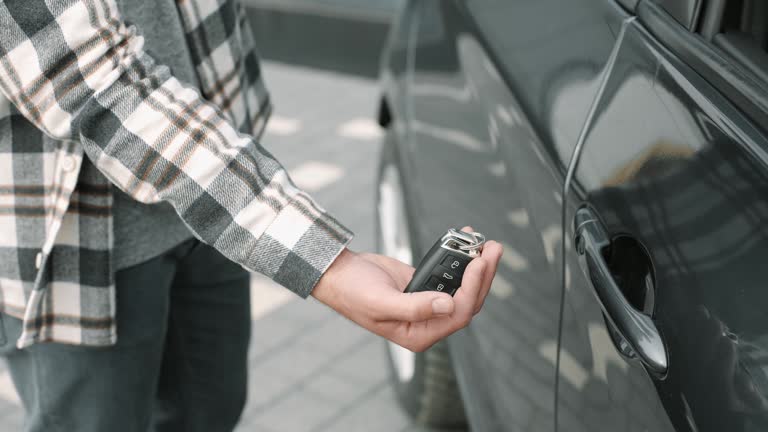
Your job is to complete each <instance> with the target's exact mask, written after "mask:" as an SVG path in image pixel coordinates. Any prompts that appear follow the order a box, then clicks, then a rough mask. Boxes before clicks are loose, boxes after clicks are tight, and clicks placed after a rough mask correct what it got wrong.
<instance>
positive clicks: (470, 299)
mask: <svg viewBox="0 0 768 432" xmlns="http://www.w3.org/2000/svg"><path fill="white" fill-rule="evenodd" d="M487 267H488V264H487V263H486V260H484V259H474V260H472V262H470V263H469V265H468V266H467V269H466V270H465V271H464V277H462V279H461V287H460V288H459V290H458V291H456V295H455V296H454V301H455V302H456V310H455V312H454V315H458V318H459V319H470V318H471V317H472V315H473V312H474V310H475V306H476V305H477V299H478V296H479V294H480V291H481V289H482V286H483V279H484V278H485V273H486V270H487Z"/></svg>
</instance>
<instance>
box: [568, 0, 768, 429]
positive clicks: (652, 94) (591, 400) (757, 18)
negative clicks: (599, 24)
mask: <svg viewBox="0 0 768 432" xmlns="http://www.w3.org/2000/svg"><path fill="white" fill-rule="evenodd" d="M767 11H768V10H767V9H766V8H765V3H764V2H752V1H740V2H734V1H731V2H720V1H715V0H712V1H704V2H702V1H673V0H665V1H658V2H657V1H653V2H652V1H646V0H641V1H640V2H639V3H638V5H637V18H630V19H628V20H626V21H625V22H624V24H623V26H622V31H621V33H620V35H619V38H618V41H617V43H616V46H615V47H614V51H613V53H612V56H611V58H610V60H609V61H608V62H607V63H606V66H605V67H604V72H603V75H602V76H603V79H602V83H601V90H600V91H599V92H598V94H597V97H596V98H595V101H594V104H593V106H592V108H591V110H590V115H589V116H588V119H587V121H586V122H585V125H584V128H583V131H582V132H583V133H582V134H581V137H580V139H579V140H578V143H577V149H578V154H577V157H578V163H577V164H575V165H574V166H573V167H572V170H571V172H570V176H569V181H568V185H567V188H568V189H566V190H567V194H566V195H567V199H566V206H565V216H564V227H565V228H564V229H565V236H566V237H568V238H571V239H574V241H573V243H571V244H569V245H568V246H567V247H566V250H565V259H564V264H565V266H566V272H567V273H568V274H569V275H570V277H569V278H566V287H565V297H564V299H565V301H564V311H563V317H562V324H561V331H562V339H561V345H560V355H559V369H558V385H559V390H558V396H557V397H558V405H557V422H558V431H598V432H599V431H619V430H622V431H624V430H627V431H635V430H638V431H642V430H648V431H671V430H675V431H702V432H703V431H737V432H738V431H758V430H767V429H768V379H767V378H768V375H766V373H767V372H768V351H767V349H768V290H766V281H768V266H766V257H768V232H767V230H768V224H766V222H768V220H767V218H768V138H767V137H768V135H766V126H768V122H766V118H768V117H766V113H767V112H768V110H766V107H768V104H766V100H768V99H766V95H768V92H767V91H766V90H768V81H766V79H765V76H766V72H768V68H766V67H765V65H766V64H768V63H767V62H766V61H768V54H766V37H768V33H766V31H765V29H766V25H765V24H766V23H768V14H767V13H766V12H767Z"/></svg>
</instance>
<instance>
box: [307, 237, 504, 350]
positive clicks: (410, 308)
mask: <svg viewBox="0 0 768 432" xmlns="http://www.w3.org/2000/svg"><path fill="white" fill-rule="evenodd" d="M501 254H502V248H501V245H500V244H499V243H496V242H494V241H489V242H487V243H486V244H485V246H484V248H483V253H482V255H481V256H480V257H478V258H475V259H474V260H472V262H471V263H470V264H469V265H468V266H467V269H466V271H465V272H464V277H463V278H462V281H461V288H460V289H459V290H458V291H457V292H456V295H455V297H451V296H450V295H448V294H445V293H440V292H416V293H409V294H405V293H403V290H405V287H406V286H407V285H408V282H410V280H411V277H412V276H413V272H414V270H415V269H414V268H413V267H411V266H409V265H406V264H404V263H402V262H400V261H398V260H396V259H392V258H388V257H385V256H383V255H376V254H366V253H355V252H352V251H349V250H344V252H342V253H341V255H339V257H338V258H337V259H336V261H334V263H333V264H332V265H331V267H330V268H329V269H328V271H327V272H326V273H325V274H324V275H323V277H322V278H320V281H319V282H318V284H317V286H316V287H315V289H314V290H313V292H312V295H313V296H314V297H315V298H317V299H318V300H320V301H321V302H323V303H325V304H326V305H328V306H330V307H331V308H333V309H334V310H336V311H337V312H338V313H340V314H342V315H344V316H345V317H347V318H349V319H350V320H352V321H354V322H355V323H357V324H359V325H360V326H362V327H364V328H366V329H368V330H370V331H371V332H373V333H376V334H377V335H380V336H383V337H385V338H387V339H389V340H391V341H392V342H395V343H396V344H398V345H400V346H402V347H404V348H407V349H409V350H411V351H416V352H420V351H424V350H426V349H427V348H429V347H431V346H432V345H434V344H435V343H436V342H438V341H439V340H441V339H443V338H445V337H446V336H448V335H450V334H452V333H453V332H455V331H457V330H459V329H462V328H464V327H466V326H467V324H469V322H470V321H471V320H472V317H473V316H474V315H475V314H476V313H478V312H479V311H480V308H481V307H482V305H483V302H484V301H485V297H486V296H487V295H488V291H489V290H490V288H491V282H492V281H493V277H494V276H495V274H496V266H497V265H498V263H499V258H501Z"/></svg>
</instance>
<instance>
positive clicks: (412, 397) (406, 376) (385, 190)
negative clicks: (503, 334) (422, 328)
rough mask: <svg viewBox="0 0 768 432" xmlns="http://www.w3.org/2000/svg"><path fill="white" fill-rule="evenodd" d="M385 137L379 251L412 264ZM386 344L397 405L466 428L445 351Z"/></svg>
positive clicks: (420, 418) (389, 140)
mask: <svg viewBox="0 0 768 432" xmlns="http://www.w3.org/2000/svg"><path fill="white" fill-rule="evenodd" d="M392 134H393V132H392V131H391V130H388V131H387V134H386V135H385V139H384V145H383V148H382V152H381V158H380V166H379V179H378V187H377V191H376V192H377V193H376V206H377V212H376V216H377V217H376V219H377V220H376V229H377V236H376V237H377V242H378V250H379V252H380V253H382V254H384V255H388V256H391V257H393V258H397V259H399V260H400V261H403V262H406V263H408V264H413V249H412V243H411V233H412V231H411V228H412V227H411V226H409V224H408V220H409V218H408V212H407V211H408V210H407V204H406V202H405V194H404V189H403V179H402V174H401V171H400V163H399V157H398V153H397V146H396V145H395V143H394V138H393V136H392ZM386 344H387V350H386V352H387V357H388V363H389V367H390V377H391V381H392V384H393V387H394V389H395V393H396V395H397V398H398V401H399V402H400V404H401V405H402V407H403V408H404V409H405V411H407V412H408V414H409V415H411V416H412V417H413V419H414V420H415V421H416V422H417V423H418V424H420V425H423V426H428V427H439V428H454V427H464V426H466V417H465V413H464V406H463V404H462V401H461V395H460V393H459V388H458V384H457V382H456V375H455V373H454V370H453V365H452V363H451V357H450V354H449V352H448V346H447V344H446V343H445V342H440V343H437V344H436V345H434V346H433V347H432V348H430V349H429V350H427V351H426V352H423V353H413V352H411V351H409V350H407V349H405V348H402V347H401V346H399V345H397V344H394V343H392V342H386Z"/></svg>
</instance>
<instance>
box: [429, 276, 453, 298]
mask: <svg viewBox="0 0 768 432" xmlns="http://www.w3.org/2000/svg"><path fill="white" fill-rule="evenodd" d="M427 289H428V290H429V291H440V292H447V293H448V294H450V293H451V291H454V289H453V288H451V287H450V286H448V284H447V283H446V282H445V281H443V280H440V279H438V278H436V277H434V276H432V277H431V278H429V281H428V282H427Z"/></svg>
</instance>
